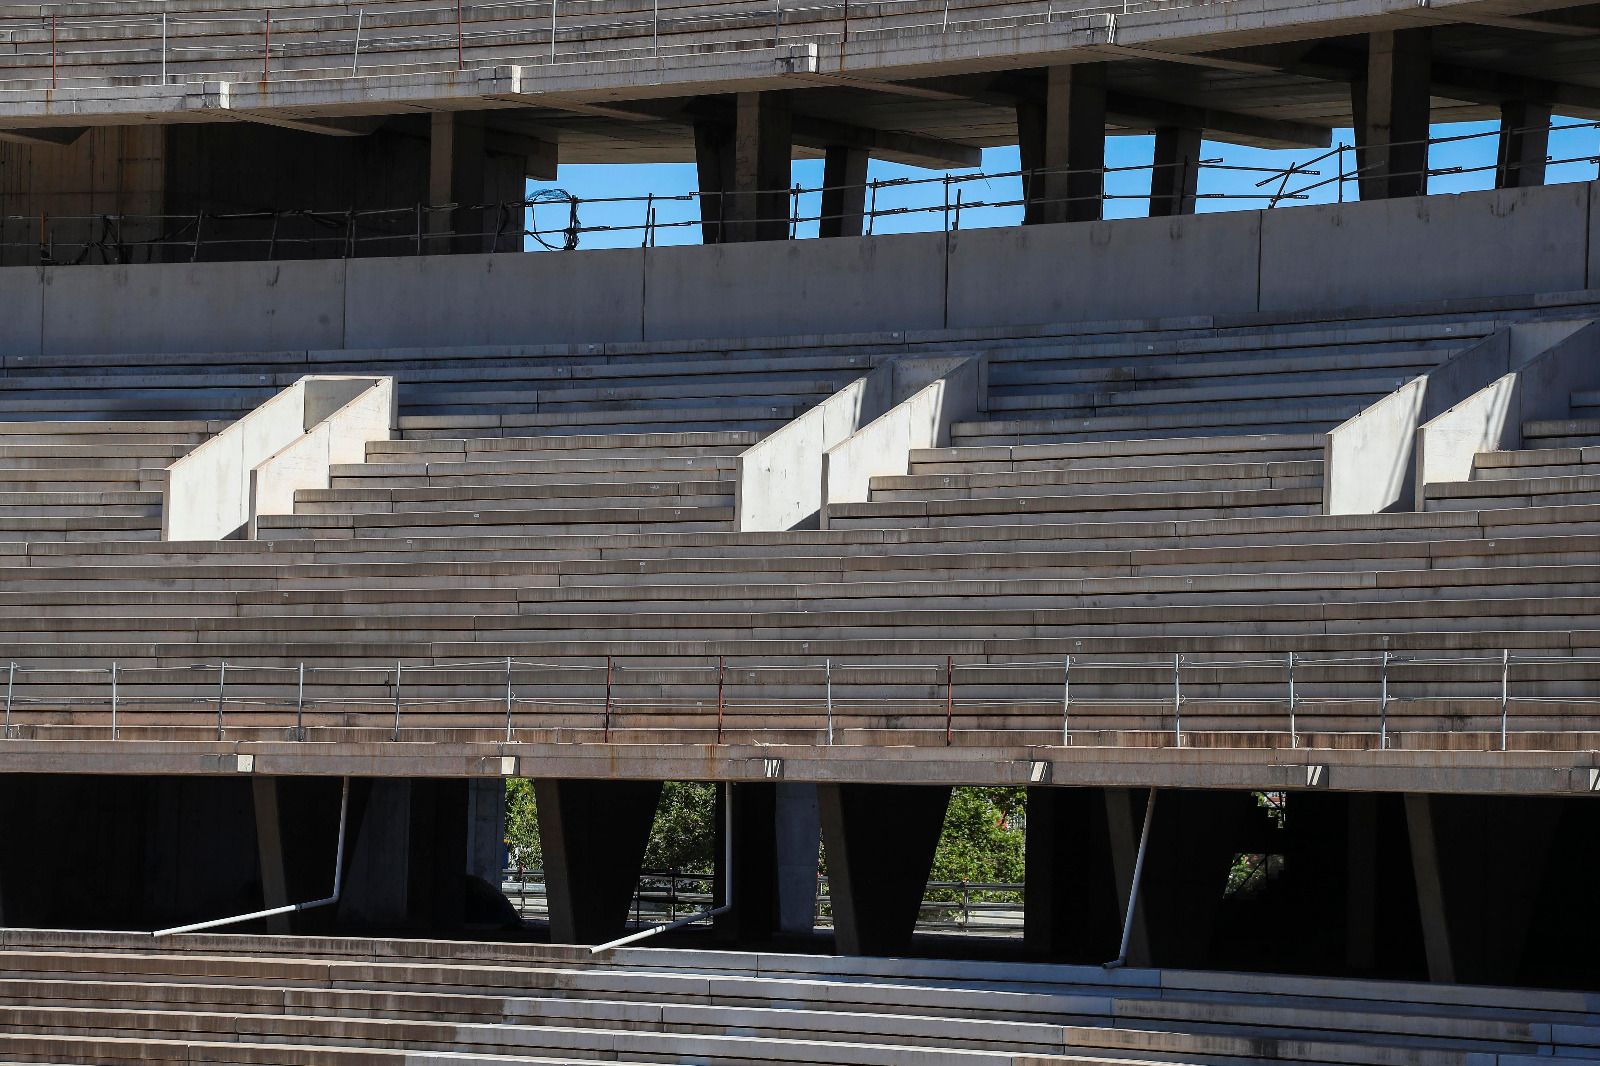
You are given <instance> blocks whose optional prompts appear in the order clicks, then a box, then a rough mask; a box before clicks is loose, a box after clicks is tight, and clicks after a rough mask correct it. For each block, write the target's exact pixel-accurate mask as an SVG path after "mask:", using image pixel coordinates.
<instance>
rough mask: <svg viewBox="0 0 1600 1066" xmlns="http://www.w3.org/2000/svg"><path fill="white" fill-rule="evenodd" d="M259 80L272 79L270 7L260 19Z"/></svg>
mask: <svg viewBox="0 0 1600 1066" xmlns="http://www.w3.org/2000/svg"><path fill="white" fill-rule="evenodd" d="M261 26H262V29H261V80H262V81H271V80H272V9H271V8H268V9H267V12H266V17H265V18H263V19H262V21H261Z"/></svg>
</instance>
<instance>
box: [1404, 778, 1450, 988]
mask: <svg viewBox="0 0 1600 1066" xmlns="http://www.w3.org/2000/svg"><path fill="white" fill-rule="evenodd" d="M1406 831H1407V833H1409V834H1410V837H1411V875H1412V877H1413V878H1414V879H1415V881H1416V886H1417V909H1418V912H1419V914H1420V916H1421V918H1422V943H1423V947H1424V948H1425V949H1426V951H1427V955H1428V980H1430V981H1443V982H1451V981H1454V980H1455V979H1456V968H1455V960H1454V959H1453V958H1452V957H1451V954H1450V928H1449V924H1448V919H1447V917H1446V915H1445V909H1444V881H1443V879H1442V878H1441V877H1440V875H1439V850H1438V841H1437V839H1436V838H1435V837H1434V832H1433V803H1432V799H1431V797H1429V796H1427V795H1425V794H1423V793H1417V792H1408V793H1407V794H1406Z"/></svg>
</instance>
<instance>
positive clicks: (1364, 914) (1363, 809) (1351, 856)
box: [1344, 793, 1378, 974]
mask: <svg viewBox="0 0 1600 1066" xmlns="http://www.w3.org/2000/svg"><path fill="white" fill-rule="evenodd" d="M1344 924H1345V937H1344V942H1345V957H1344V962H1345V965H1346V966H1347V967H1349V969H1350V972H1352V973H1357V974H1365V973H1371V972H1372V970H1373V968H1374V967H1375V966H1376V965H1377V962H1378V798H1377V797H1376V796H1373V795H1370V794H1367V793H1354V794H1352V795H1351V796H1350V797H1349V800H1348V804H1347V810H1346V821H1345V919H1344Z"/></svg>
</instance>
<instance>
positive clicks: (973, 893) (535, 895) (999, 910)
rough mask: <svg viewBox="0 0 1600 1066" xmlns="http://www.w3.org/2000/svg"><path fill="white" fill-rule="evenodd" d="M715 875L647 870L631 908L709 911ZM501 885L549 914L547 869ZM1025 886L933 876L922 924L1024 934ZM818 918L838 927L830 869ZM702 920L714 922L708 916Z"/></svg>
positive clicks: (639, 913) (821, 877) (526, 906)
mask: <svg viewBox="0 0 1600 1066" xmlns="http://www.w3.org/2000/svg"><path fill="white" fill-rule="evenodd" d="M715 878H716V875H715V874H714V873H711V872H703V873H693V872H684V871H681V870H646V871H644V872H642V873H640V875H639V883H638V886H637V887H636V888H635V890H634V894H633V902H632V904H631V906H630V907H629V910H628V913H629V914H630V916H631V917H632V920H633V922H634V924H635V925H639V926H646V925H650V924H652V923H655V922H673V921H676V920H678V919H679V918H682V917H685V916H688V915H693V914H699V913H703V912H704V911H706V910H707V909H708V908H709V907H710V906H711V904H712V892H711V886H712V883H713V882H714V880H715ZM500 890H501V892H503V893H504V894H505V896H506V898H507V899H509V900H510V901H511V904H512V906H513V907H515V908H516V910H517V913H518V914H519V915H520V916H521V917H522V918H523V919H532V920H535V921H538V920H543V919H546V918H548V917H549V914H550V909H549V898H548V895H547V893H546V891H545V884H544V871H543V870H538V869H530V868H527V867H513V868H510V869H507V870H505V871H504V872H503V873H502V874H501V877H500ZM1023 891H1024V886H1023V885H1021V884H1019V883H1012V882H1005V883H998V882H996V883H990V882H978V881H930V882H928V885H927V888H926V889H925V890H924V894H923V900H922V903H921V905H920V906H919V907H918V912H917V928H918V929H920V930H923V931H926V932H963V933H981V934H988V935H1002V936H1004V935H1012V936H1015V935H1020V934H1021V932H1022V900H1023ZM997 897H998V898H997ZM812 919H813V921H814V922H815V923H816V927H817V928H819V929H829V928H832V927H833V912H832V905H831V901H830V898H829V885H828V875H827V874H823V873H819V874H818V875H817V892H816V897H815V899H814V906H813V910H812ZM697 924H701V925H710V924H711V922H710V919H706V920H705V921H703V922H700V923H697Z"/></svg>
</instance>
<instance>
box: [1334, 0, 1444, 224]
mask: <svg viewBox="0 0 1600 1066" xmlns="http://www.w3.org/2000/svg"><path fill="white" fill-rule="evenodd" d="M1430 34H1431V31H1430V30H1428V29H1426V28H1423V29H1413V30H1383V31H1381V32H1378V33H1372V34H1368V36H1367V66H1366V70H1365V72H1364V73H1363V74H1362V75H1361V76H1360V77H1357V78H1356V79H1355V80H1354V81H1353V82H1352V83H1351V104H1352V109H1353V111H1354V112H1355V134H1356V165H1357V166H1358V167H1359V168H1360V170H1361V178H1360V186H1361V199H1363V200H1382V199H1386V198H1391V197H1399V196H1421V195H1422V194H1424V193H1426V192H1427V191H1428V179H1427V174H1426V171H1427V168H1428V144H1427V140H1428V116H1429V108H1430V102H1431V101H1430V97H1429V85H1430V68H1431V50H1432V49H1431V41H1432V38H1431V36H1430Z"/></svg>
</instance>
